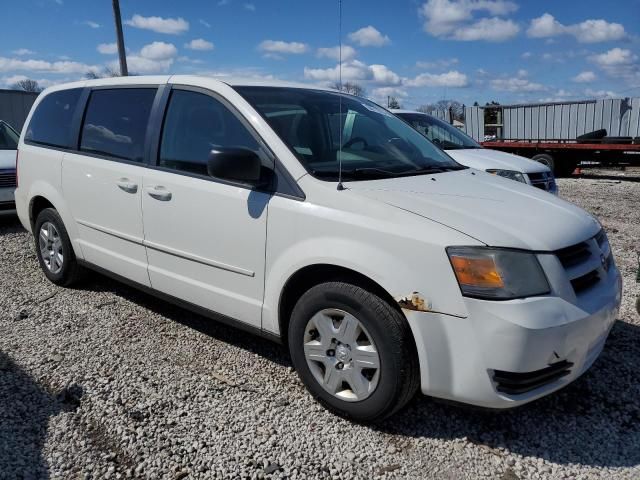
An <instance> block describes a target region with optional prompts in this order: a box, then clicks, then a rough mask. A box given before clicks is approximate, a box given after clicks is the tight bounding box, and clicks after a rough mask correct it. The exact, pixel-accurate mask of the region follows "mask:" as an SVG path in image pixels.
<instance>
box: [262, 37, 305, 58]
mask: <svg viewBox="0 0 640 480" xmlns="http://www.w3.org/2000/svg"><path fill="white" fill-rule="evenodd" d="M258 50H260V51H262V52H265V53H275V54H295V55H298V54H301V53H306V52H307V51H308V50H309V46H308V45H306V44H305V43H300V42H283V41H282V40H264V41H263V42H261V43H260V45H258Z"/></svg>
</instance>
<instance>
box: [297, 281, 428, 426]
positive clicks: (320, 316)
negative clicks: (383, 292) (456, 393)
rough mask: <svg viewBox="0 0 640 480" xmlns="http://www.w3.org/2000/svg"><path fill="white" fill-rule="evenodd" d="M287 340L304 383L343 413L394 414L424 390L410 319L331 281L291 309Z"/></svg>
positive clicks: (364, 293)
mask: <svg viewBox="0 0 640 480" xmlns="http://www.w3.org/2000/svg"><path fill="white" fill-rule="evenodd" d="M288 340H289V349H290V351H291V357H292V359H293V364H294V366H295V368H296V370H297V371H298V374H299V376H300V378H301V380H302V382H303V383H304V384H305V386H306V387H307V389H308V390H309V391H310V392H311V394H312V395H313V396H314V397H315V398H316V399H317V400H318V401H319V402H320V403H321V404H323V405H324V406H325V407H327V408H328V409H329V410H331V411H333V412H335V413H337V414H338V415H340V416H343V417H346V418H351V419H354V420H358V421H371V420H377V419H382V418H385V417H388V416H390V415H392V414H393V413H395V412H396V411H397V410H399V409H400V408H402V407H403V406H404V405H405V404H406V403H407V402H408V401H409V400H410V399H411V398H412V397H413V395H414V394H415V392H416V390H417V389H418V385H419V367H418V360H417V353H416V349H415V344H414V342H413V337H412V334H411V330H410V328H409V325H408V324H407V321H406V319H405V318H404V316H403V315H402V313H401V312H400V311H398V310H397V309H394V308H393V307H392V306H391V305H389V303H387V302H386V301H385V300H383V299H382V298H380V297H379V296H377V295H375V294H373V293H371V292H368V291H367V290H364V289H363V288H361V287H358V286H355V285H351V284H347V283H342V282H328V283H323V284H320V285H317V286H315V287H313V288H311V289H310V290H309V291H307V292H306V293H305V294H304V295H303V296H302V297H301V298H300V299H299V300H298V302H297V304H296V306H295V308H294V310H293V313H292V316H291V323H290V326H289V337H288Z"/></svg>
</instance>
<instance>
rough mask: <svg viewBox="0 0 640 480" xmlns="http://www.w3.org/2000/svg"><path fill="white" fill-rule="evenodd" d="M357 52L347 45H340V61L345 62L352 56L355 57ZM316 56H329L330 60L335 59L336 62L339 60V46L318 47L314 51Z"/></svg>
mask: <svg viewBox="0 0 640 480" xmlns="http://www.w3.org/2000/svg"><path fill="white" fill-rule="evenodd" d="M356 54H357V52H356V49H355V48H353V47H351V46H349V45H343V46H342V61H343V62H346V61H349V60H351V59H353V58H355V56H356ZM316 56H317V57H319V58H329V59H331V60H335V61H336V62H337V61H339V60H340V47H327V48H319V49H318V50H317V52H316Z"/></svg>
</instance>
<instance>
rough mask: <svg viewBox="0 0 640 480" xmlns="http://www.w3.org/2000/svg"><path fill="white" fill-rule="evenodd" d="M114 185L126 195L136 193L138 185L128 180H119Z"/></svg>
mask: <svg viewBox="0 0 640 480" xmlns="http://www.w3.org/2000/svg"><path fill="white" fill-rule="evenodd" d="M116 185H118V188H120V190H124V191H125V192H127V193H136V192H137V191H138V184H137V183H134V182H132V181H131V180H129V179H128V178H121V179H120V180H118V181H117V182H116Z"/></svg>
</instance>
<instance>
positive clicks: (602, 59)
mask: <svg viewBox="0 0 640 480" xmlns="http://www.w3.org/2000/svg"><path fill="white" fill-rule="evenodd" d="M637 59H638V56H637V55H636V54H635V53H632V52H631V50H629V49H626V48H619V47H616V48H612V49H611V50H609V51H607V52H605V53H600V54H598V55H593V56H592V57H591V60H592V61H593V62H594V63H595V64H597V65H599V66H600V67H612V66H617V65H629V64H631V63H633V62H635V61H636V60H637Z"/></svg>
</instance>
